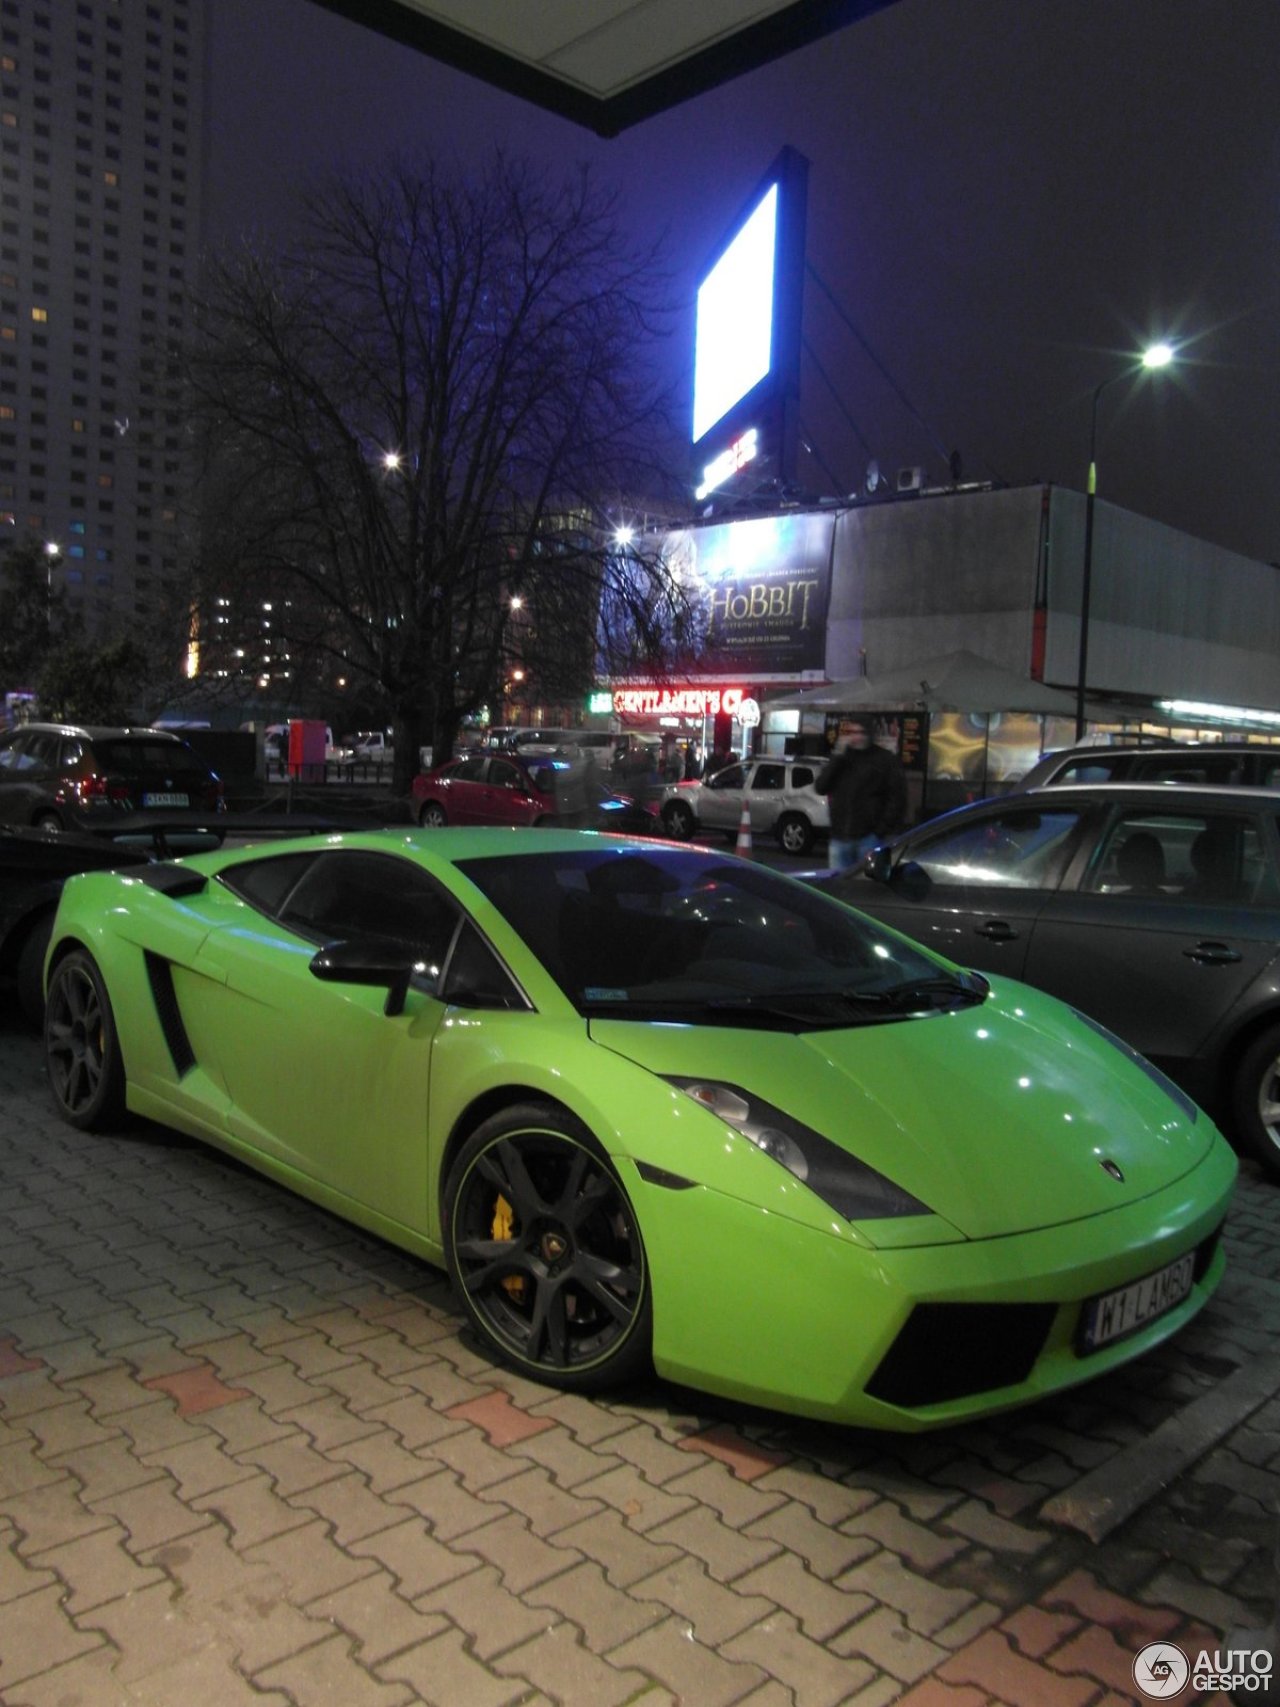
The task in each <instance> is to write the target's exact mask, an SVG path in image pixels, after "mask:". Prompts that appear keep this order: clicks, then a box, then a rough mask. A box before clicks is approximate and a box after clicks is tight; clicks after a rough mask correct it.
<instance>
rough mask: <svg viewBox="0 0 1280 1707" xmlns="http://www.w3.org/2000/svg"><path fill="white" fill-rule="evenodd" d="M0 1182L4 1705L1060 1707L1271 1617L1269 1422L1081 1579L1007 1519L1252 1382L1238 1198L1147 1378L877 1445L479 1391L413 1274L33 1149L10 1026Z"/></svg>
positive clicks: (1118, 1692) (790, 1423)
mask: <svg viewBox="0 0 1280 1707" xmlns="http://www.w3.org/2000/svg"><path fill="white" fill-rule="evenodd" d="M0 1157H2V1158H3V1170H2V1171H0V1700H2V1701H3V1703H4V1704H5V1707H69V1704H72V1703H74V1704H77V1707H117V1704H121V1703H139V1704H146V1707H192V1704H195V1707H203V1704H205V1703H210V1704H213V1703H216V1704H217V1707H241V1704H242V1703H243V1704H246V1707H247V1704H248V1703H255V1704H258V1707H262V1704H267V1703H269V1704H277V1703H278V1704H281V1707H285V1704H297V1707H321V1704H324V1707H328V1704H332V1707H365V1704H366V1703H367V1704H369V1707H398V1704H400V1703H416V1702H428V1703H433V1704H438V1707H500V1704H503V1703H547V1702H560V1703H565V1704H568V1707H610V1704H613V1703H619V1704H621V1703H644V1704H645V1707H659V1704H661V1703H668V1702H683V1703H686V1704H687V1707H720V1704H722V1703H723V1704H726V1707H727V1704H728V1703H751V1704H752V1707H775V1704H776V1707H782V1704H783V1703H797V1704H799V1707H827V1704H834V1703H838V1702H856V1703H859V1704H860V1707H880V1704H882V1703H890V1702H898V1703H901V1704H902V1707H944V1704H945V1707H978V1704H979V1703H983V1702H988V1701H998V1702H1004V1703H1008V1704H1009V1707H1056V1704H1059V1703H1061V1704H1062V1707H1091V1704H1094V1703H1104V1702H1106V1703H1115V1702H1119V1701H1126V1700H1134V1699H1140V1697H1139V1696H1138V1694H1137V1691H1136V1689H1135V1686H1134V1683H1133V1680H1132V1671H1131V1667H1132V1663H1133V1660H1134V1656H1135V1654H1136V1653H1137V1651H1138V1650H1139V1649H1140V1648H1142V1647H1143V1646H1144V1644H1146V1643H1147V1642H1150V1641H1155V1640H1163V1639H1168V1640H1171V1641H1173V1642H1176V1643H1178V1644H1180V1645H1181V1646H1182V1647H1184V1648H1197V1647H1199V1646H1200V1645H1201V1644H1210V1645H1213V1644H1215V1643H1217V1642H1218V1641H1219V1639H1220V1638H1221V1637H1222V1635H1223V1633H1224V1632H1225V1631H1226V1630H1228V1629H1230V1628H1238V1627H1243V1626H1250V1625H1252V1626H1258V1625H1261V1624H1264V1623H1268V1622H1269V1621H1270V1619H1271V1617H1272V1615H1273V1611H1274V1604H1275V1602H1274V1583H1273V1552H1274V1546H1275V1529H1276V1494H1277V1489H1278V1488H1280V1478H1278V1477H1277V1475H1276V1465H1277V1457H1278V1455H1280V1437H1278V1434H1277V1430H1278V1429H1280V1405H1277V1403H1275V1402H1270V1403H1267V1404H1265V1405H1263V1407H1262V1408H1261V1409H1259V1410H1256V1411H1255V1412H1254V1413H1253V1415H1252V1416H1251V1417H1250V1418H1249V1419H1248V1420H1247V1421H1245V1422H1243V1423H1241V1424H1240V1425H1239V1426H1238V1427H1236V1428H1235V1429H1234V1430H1233V1431H1232V1432H1231V1434H1230V1435H1229V1436H1228V1437H1227V1439H1226V1440H1225V1441H1224V1443H1223V1444H1221V1445H1220V1446H1218V1447H1217V1448H1215V1449H1214V1450H1212V1451H1211V1452H1210V1453H1209V1454H1208V1456H1207V1457H1205V1458H1204V1459H1203V1460H1202V1461H1201V1462H1200V1463H1198V1464H1197V1465H1196V1466H1195V1467H1194V1468H1193V1469H1191V1470H1189V1471H1188V1472H1187V1473H1185V1474H1184V1475H1182V1476H1181V1477H1180V1478H1179V1479H1178V1480H1177V1481H1176V1482H1175V1484H1174V1485H1173V1486H1172V1487H1171V1488H1170V1489H1169V1490H1168V1492H1167V1494H1166V1495H1164V1496H1163V1497H1161V1498H1159V1499H1158V1500H1156V1501H1153V1502H1152V1503H1150V1504H1148V1505H1147V1506H1146V1507H1145V1508H1144V1509H1143V1510H1142V1511H1141V1512H1139V1514H1138V1515H1137V1516H1136V1517H1134V1518H1133V1519H1131V1520H1130V1521H1129V1522H1128V1523H1126V1524H1125V1525H1123V1527H1122V1528H1120V1529H1119V1530H1118V1531H1117V1532H1116V1533H1115V1534H1114V1535H1112V1536H1110V1537H1109V1538H1108V1539H1106V1540H1105V1541H1104V1542H1102V1543H1100V1544H1095V1543H1094V1542H1091V1541H1089V1540H1088V1539H1086V1538H1085V1536H1083V1535H1081V1534H1079V1533H1076V1532H1075V1531H1070V1530H1063V1529H1059V1528H1055V1527H1053V1526H1051V1525H1050V1524H1049V1523H1047V1522H1046V1521H1044V1519H1043V1518H1042V1517H1041V1515H1040V1508H1041V1507H1042V1505H1043V1504H1044V1502H1045V1501H1046V1500H1047V1499H1048V1498H1050V1497H1051V1496H1052V1495H1054V1494H1055V1493H1060V1492H1062V1491H1063V1490H1064V1489H1067V1488H1070V1487H1071V1486H1072V1485H1073V1484H1074V1483H1075V1482H1076V1481H1077V1480H1078V1479H1079V1478H1080V1477H1081V1476H1082V1475H1084V1474H1085V1473H1086V1472H1088V1471H1089V1470H1091V1469H1092V1468H1094V1467H1096V1466H1097V1465H1099V1464H1103V1463H1118V1464H1121V1465H1123V1464H1124V1463H1126V1462H1130V1461H1132V1460H1129V1459H1125V1458H1123V1457H1122V1456H1121V1455H1122V1454H1125V1453H1130V1454H1133V1453H1135V1452H1140V1450H1141V1443H1142V1441H1143V1440H1144V1439H1145V1438H1146V1436H1147V1435H1148V1433H1149V1432H1150V1430H1151V1429H1152V1428H1153V1427H1155V1426H1156V1425H1157V1424H1159V1423H1160V1422H1162V1421H1163V1420H1165V1419H1166V1418H1168V1417H1170V1416H1171V1415H1174V1414H1175V1413H1177V1412H1178V1411H1179V1408H1180V1407H1181V1406H1183V1405H1184V1404H1185V1403H1186V1402H1187V1401H1188V1400H1191V1399H1194V1398H1196V1397H1197V1396H1199V1395H1201V1394H1203V1393H1205V1392H1207V1391H1210V1390H1212V1389H1213V1388H1214V1386H1215V1383H1217V1382H1218V1381H1220V1380H1221V1378H1222V1377H1224V1376H1227V1375H1229V1374H1230V1373H1231V1372H1232V1371H1233V1370H1235V1369H1238V1368H1240V1367H1241V1366H1244V1365H1247V1364H1249V1362H1250V1360H1251V1359H1255V1358H1257V1357H1259V1356H1260V1355H1262V1354H1264V1353H1268V1352H1271V1351H1273V1350H1274V1349H1275V1347H1276V1342H1277V1337H1278V1336H1277V1333H1276V1332H1275V1324H1276V1323H1277V1320H1278V1318H1277V1312H1276V1309H1275V1304H1276V1300H1277V1297H1280V1280H1278V1279H1277V1268H1278V1266H1280V1240H1278V1239H1277V1237H1276V1233H1277V1221H1278V1217H1280V1190H1277V1188H1274V1187H1272V1186H1271V1185H1269V1184H1267V1183H1265V1182H1263V1181H1261V1180H1260V1179H1259V1178H1258V1177H1257V1176H1256V1174H1253V1173H1250V1174H1249V1175H1248V1177H1247V1178H1246V1180H1245V1182H1244V1186H1243V1189H1242V1193H1241V1198H1240V1202H1239V1205H1238V1208H1237V1211H1236V1214H1235V1216H1234V1218H1233V1223H1232V1227H1231V1230H1230V1238H1229V1250H1230V1256H1231V1262H1232V1267H1231V1272H1230V1276H1229V1279H1228V1282H1227V1283H1226V1285H1225V1286H1224V1288H1223V1291H1222V1293H1221V1294H1220V1296H1219V1298H1218V1299H1216V1300H1215V1302H1214V1304H1213V1306H1212V1307H1211V1309H1210V1310H1209V1311H1207V1312H1206V1313H1205V1315H1204V1316H1203V1317H1202V1318H1201V1319H1200V1321H1199V1322H1197V1323H1196V1324H1194V1325H1193V1327H1192V1328H1191V1330H1190V1331H1189V1332H1188V1333H1186V1334H1185V1335H1184V1336H1182V1338H1181V1340H1180V1341H1178V1342H1177V1343H1176V1344H1175V1345H1174V1346H1173V1347H1170V1348H1166V1350H1165V1351H1163V1352H1161V1353H1159V1354H1157V1355H1155V1356H1152V1357H1150V1358H1148V1359H1146V1360H1145V1361H1144V1362H1142V1363H1141V1364H1139V1365H1138V1366H1136V1367H1135V1368H1132V1369H1130V1370H1127V1371H1125V1372H1123V1373H1121V1374H1119V1375H1116V1376H1113V1377H1110V1378H1108V1379H1107V1380H1105V1381H1102V1382H1099V1383H1097V1384H1095V1385H1094V1386H1092V1387H1089V1388H1086V1389H1084V1390H1083V1391H1081V1392H1080V1393H1078V1394H1077V1395H1075V1396H1074V1397H1071V1398H1069V1399H1067V1400H1065V1401H1063V1402H1062V1403H1060V1404H1058V1405H1055V1406H1052V1407H1051V1406H1042V1407H1039V1408H1036V1409H1034V1410H1030V1411H1026V1412H1022V1413H1020V1414H1016V1415H1014V1416H1011V1417H1008V1418H1002V1419H997V1420H995V1421H993V1422H989V1423H987V1424H984V1425H982V1426H980V1427H969V1428H964V1429H959V1430H954V1431H950V1432H947V1433H944V1434H936V1435H930V1436H923V1437H918V1438H898V1437H885V1436H875V1435H870V1434H863V1433H858V1432H856V1431H850V1430H841V1429H833V1428H826V1427H822V1426H818V1425H813V1424H807V1423H802V1422H798V1421H795V1420H793V1419H787V1418H784V1417H780V1416H775V1415H772V1414H769V1413H760V1412H752V1411H746V1410H742V1409H739V1408H735V1407H732V1406H725V1405H718V1404H716V1403H715V1402H714V1401H711V1400H708V1399H705V1398H702V1397H700V1396H697V1395H692V1394H689V1393H686V1392H683V1391H681V1390H678V1389H674V1388H671V1387H667V1386H663V1385H661V1384H657V1383H655V1384H654V1385H652V1386H651V1387H649V1388H647V1389H645V1390H643V1391H639V1392H630V1393H625V1394H618V1395H615V1396H613V1397H611V1398H610V1399H609V1400H608V1401H604V1402H601V1401H588V1400H585V1399H580V1398H576V1397H568V1396H564V1395H559V1394H555V1393H552V1392H549V1391H548V1390H547V1389H545V1388H541V1387H537V1386H534V1385H531V1384H530V1383H527V1382H525V1381H522V1380H520V1379H519V1378H518V1377H515V1376H513V1375H510V1374H507V1373H505V1372H503V1371H501V1370H498V1369H495V1368H494V1366H493V1365H492V1364H490V1363H489V1362H488V1361H487V1360H486V1359H485V1358H484V1357H483V1356H482V1355H481V1354H480V1353H479V1352H478V1351H477V1350H476V1349H474V1348H473V1346H472V1345H471V1344H470V1343H469V1342H468V1340H467V1339H466V1337H465V1336H464V1335H463V1334H461V1333H460V1331H459V1321H458V1318H457V1317H456V1316H455V1315H454V1314H453V1313H452V1311H451V1308H450V1300H449V1295H448V1290H447V1286H446V1283H445V1281H444V1279H443V1277H442V1276H440V1275H439V1274H437V1273H436V1272H435V1271H433V1270H431V1269H428V1268H426V1267H424V1266H423V1265H421V1264H419V1263H416V1262H413V1261H411V1260H409V1259H408V1258H405V1257H403V1256H401V1255H399V1254H398V1253H396V1252H395V1251H392V1250H390V1249H389V1248H388V1247H387V1246H385V1245H382V1244H380V1243H379V1242H378V1241H377V1240H375V1239H372V1238H368V1237H366V1236H365V1235H363V1234H361V1233H359V1232H357V1231H355V1230H354V1229H352V1228H350V1227H348V1226H346V1225H345V1224H343V1223H342V1222H340V1221H337V1220H335V1219H333V1218H331V1217H330V1216H328V1215H326V1214H325V1213H323V1212H322V1211H320V1210H317V1209H315V1208H313V1207H311V1206H310V1205H308V1204H305V1203H302V1202H300V1201H299V1200H297V1199H296V1198H293V1197H291V1196H289V1195H288V1194H287V1193H286V1192H284V1191H282V1190H279V1189H277V1188H276V1187H275V1186H274V1185H272V1184H270V1183H268V1182H266V1181H263V1180H261V1179H258V1178H257V1177H255V1176H254V1175H252V1174H250V1173H248V1172H246V1171H244V1170H242V1169H240V1168H238V1167H237V1166H235V1165H234V1164H233V1163H230V1162H228V1161H227V1160H226V1159H225V1158H223V1157H220V1156H218V1155H215V1154H213V1153H212V1152H209V1151H207V1150H204V1149H202V1148H200V1147H199V1146H196V1145H192V1144H188V1143H187V1142H186V1141H185V1140H183V1139H180V1138H177V1137H175V1136H173V1135H172V1134H169V1133H166V1132H163V1131H161V1130H159V1129H157V1128H154V1127H150V1126H145V1125H143V1124H138V1125H137V1126H135V1127H134V1128H133V1129H132V1130H131V1131H130V1132H129V1133H127V1134H126V1135H124V1136H122V1137H120V1138H115V1139H106V1140H104V1139H97V1138H88V1137H83V1136H81V1135H79V1134H76V1133H74V1132H72V1131H70V1130H69V1129H67V1128H66V1127H64V1126H62V1125H61V1124H60V1123H59V1122H58V1121H57V1120H56V1119H55V1118H54V1116H53V1114H52V1110H51V1107H50V1104H49V1101H48V1098H47V1095H46V1092H45V1088H44V1085H43V1082H42V1078H41V1066H40V1051H39V1048H38V1045H37V1044H36V1043H35V1042H34V1040H32V1039H29V1038H27V1037H25V1036H24V1035H22V1034H21V1033H19V1032H18V1031H17V1030H16V1029H14V1026H13V1024H12V1022H3V1021H0ZM742 1284H743V1285H744V1287H749V1286H750V1285H751V1274H750V1269H749V1266H747V1265H745V1264H744V1270H743V1276H742ZM856 1331H857V1324H856V1323H855V1322H851V1323H850V1332H851V1333H854V1332H856Z"/></svg>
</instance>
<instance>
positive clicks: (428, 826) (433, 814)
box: [418, 800, 449, 830]
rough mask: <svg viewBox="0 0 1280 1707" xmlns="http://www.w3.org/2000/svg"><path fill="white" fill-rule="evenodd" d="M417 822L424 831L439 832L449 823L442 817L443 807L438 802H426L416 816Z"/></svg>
mask: <svg viewBox="0 0 1280 1707" xmlns="http://www.w3.org/2000/svg"><path fill="white" fill-rule="evenodd" d="M418 822H419V824H421V825H422V828H423V829H424V830H440V829H443V827H444V826H445V825H446V824H447V823H448V822H449V820H448V819H447V818H446V817H445V815H444V807H443V806H441V804H440V802H439V801H438V800H428V801H426V802H425V803H424V804H423V808H422V810H421V812H419V814H418Z"/></svg>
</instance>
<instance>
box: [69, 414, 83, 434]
mask: <svg viewBox="0 0 1280 1707" xmlns="http://www.w3.org/2000/svg"><path fill="white" fill-rule="evenodd" d="M71 431H72V432H73V433H82V432H83V431H84V422H83V421H82V420H81V418H80V417H79V416H78V415H77V416H76V418H75V420H74V421H72V423H71Z"/></svg>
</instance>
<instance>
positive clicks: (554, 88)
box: [316, 0, 894, 136]
mask: <svg viewBox="0 0 1280 1707" xmlns="http://www.w3.org/2000/svg"><path fill="white" fill-rule="evenodd" d="M893 3H894V0H316V4H317V5H320V6H324V7H325V8H326V9H327V10H328V11H330V12H338V13H340V14H341V15H342V16H343V17H344V18H350V19H351V21H352V22H353V23H356V24H364V25H365V26H367V27H368V28H369V29H373V30H377V31H378V33H379V34H380V35H384V36H388V37H390V38H391V40H392V41H398V42H403V43H404V44H405V45H406V46H408V47H414V48H417V49H419V51H420V52H422V53H426V54H430V55H431V57H432V58H433V59H439V60H443V61H444V63H445V64H446V65H452V66H455V67H456V68H457V69H458V70H459V71H466V72H470V74H471V75H472V76H473V77H482V78H483V79H484V80H485V81H486V82H487V83H493V84H496V85H497V86H498V88H500V89H506V90H507V91H508V92H509V93H511V94H513V95H520V96H522V97H523V98H524V99H525V100H527V101H532V102H534V103H535V105H537V106H540V107H547V108H549V109H550V110H551V111H552V112H554V113H559V114H560V115H561V117H563V118H567V119H572V120H573V121H574V123H575V124H581V125H585V126H586V127H587V128H588V129H589V130H594V131H595V132H596V133H597V134H598V135H600V136H616V135H617V134H618V132H619V131H622V130H626V129H627V127H628V126H629V125H633V124H638V123H639V122H640V120H641V119H647V118H651V117H652V116H653V115H654V114H655V113H659V112H662V111H663V110H664V109H665V108H667V107H674V106H676V105H677V104H678V103H679V102H681V101H686V100H688V99H689V98H690V96H693V95H700V94H702V93H703V92H704V91H705V90H707V89H714V88H715V87H716V86H717V85H718V84H720V83H727V82H729V81H730V79H731V78H734V77H739V76H741V75H742V73H743V72H745V71H754V70H756V69H757V68H758V67H759V66H761V65H767V64H768V63H769V62H770V61H771V60H774V59H780V58H781V57H782V56H783V54H787V53H790V52H792V51H793V49H795V48H798V47H804V46H805V45H806V44H807V43H809V42H812V41H817V40H818V39H819V38H820V37H822V36H825V35H829V34H830V33H831V32H832V31H833V30H839V29H843V28H844V27H845V26H846V25H847V24H852V23H856V22H857V21H858V19H859V18H865V17H867V16H869V15H870V14H871V13H872V12H878V11H881V10H882V9H883V8H884V7H885V6H889V5H892V4H893Z"/></svg>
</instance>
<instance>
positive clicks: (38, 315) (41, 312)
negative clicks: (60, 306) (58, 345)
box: [31, 308, 49, 325]
mask: <svg viewBox="0 0 1280 1707" xmlns="http://www.w3.org/2000/svg"><path fill="white" fill-rule="evenodd" d="M31 318H32V319H33V320H38V321H39V322H40V323H41V325H43V324H44V322H45V321H46V320H47V319H48V318H49V310H48V309H47V308H33V309H32V310H31Z"/></svg>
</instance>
